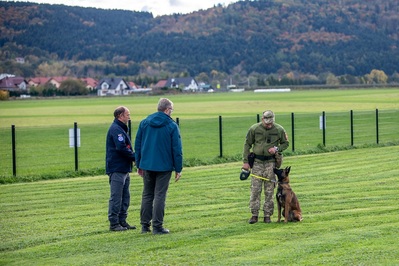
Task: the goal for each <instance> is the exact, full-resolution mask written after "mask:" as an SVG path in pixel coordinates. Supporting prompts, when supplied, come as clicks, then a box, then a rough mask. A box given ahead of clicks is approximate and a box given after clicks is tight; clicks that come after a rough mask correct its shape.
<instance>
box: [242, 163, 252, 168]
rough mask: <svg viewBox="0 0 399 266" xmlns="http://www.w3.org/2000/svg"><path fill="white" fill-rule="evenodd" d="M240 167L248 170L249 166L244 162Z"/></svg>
mask: <svg viewBox="0 0 399 266" xmlns="http://www.w3.org/2000/svg"><path fill="white" fill-rule="evenodd" d="M241 168H243V169H245V170H249V168H250V167H249V163H244V164H243V165H242V167H241Z"/></svg>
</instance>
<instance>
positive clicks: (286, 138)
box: [284, 132, 288, 140]
mask: <svg viewBox="0 0 399 266" xmlns="http://www.w3.org/2000/svg"><path fill="white" fill-rule="evenodd" d="M284 136H285V140H288V135H287V132H284Z"/></svg>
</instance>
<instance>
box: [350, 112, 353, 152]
mask: <svg viewBox="0 0 399 266" xmlns="http://www.w3.org/2000/svg"><path fill="white" fill-rule="evenodd" d="M350 117H351V146H353V110H351V111H350Z"/></svg>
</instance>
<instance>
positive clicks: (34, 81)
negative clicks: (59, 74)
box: [28, 77, 50, 87]
mask: <svg viewBox="0 0 399 266" xmlns="http://www.w3.org/2000/svg"><path fill="white" fill-rule="evenodd" d="M49 80H50V78H46V77H35V78H30V79H29V80H28V84H29V86H31V87H37V86H40V85H44V84H46V83H47V82H48V81H49Z"/></svg>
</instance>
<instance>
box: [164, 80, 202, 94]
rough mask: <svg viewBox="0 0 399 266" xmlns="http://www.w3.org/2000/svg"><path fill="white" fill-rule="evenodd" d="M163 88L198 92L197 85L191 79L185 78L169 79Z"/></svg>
mask: <svg viewBox="0 0 399 266" xmlns="http://www.w3.org/2000/svg"><path fill="white" fill-rule="evenodd" d="M165 87H167V88H181V89H182V90H183V91H198V89H199V87H198V83H197V81H195V79H194V78H192V77H186V78H170V79H168V80H167V82H166V84H165Z"/></svg>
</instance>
